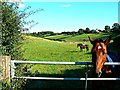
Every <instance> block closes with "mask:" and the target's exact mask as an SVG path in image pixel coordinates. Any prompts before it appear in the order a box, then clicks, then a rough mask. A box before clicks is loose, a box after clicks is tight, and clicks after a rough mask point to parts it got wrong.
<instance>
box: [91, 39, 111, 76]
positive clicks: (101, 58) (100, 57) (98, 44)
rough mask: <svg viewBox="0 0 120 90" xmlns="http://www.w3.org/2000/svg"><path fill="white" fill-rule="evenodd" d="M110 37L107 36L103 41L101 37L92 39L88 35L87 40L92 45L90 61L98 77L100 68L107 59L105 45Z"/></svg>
mask: <svg viewBox="0 0 120 90" xmlns="http://www.w3.org/2000/svg"><path fill="white" fill-rule="evenodd" d="M110 39H111V38H110V37H108V38H107V39H106V40H105V41H103V40H102V39H100V38H98V39H94V40H93V39H92V38H90V37H89V41H90V42H91V44H92V45H93V47H92V50H91V53H92V61H93V63H94V68H95V72H96V74H97V75H98V77H100V76H101V74H102V69H103V65H104V63H105V62H106V61H107V58H106V54H107V51H108V50H107V45H108V44H109V42H110Z"/></svg>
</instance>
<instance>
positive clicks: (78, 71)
mask: <svg viewBox="0 0 120 90" xmlns="http://www.w3.org/2000/svg"><path fill="white" fill-rule="evenodd" d="M88 36H90V37H92V38H97V37H102V38H105V37H106V36H107V35H106V34H103V33H101V34H83V35H76V36H71V35H68V36H67V35H55V36H49V37H46V38H53V39H56V38H57V39H64V40H65V42H60V41H53V40H48V39H43V38H38V37H32V36H25V38H26V39H25V41H24V45H23V49H24V50H25V52H24V58H25V60H31V61H51V62H52V61H60V62H87V61H91V53H90V51H91V47H92V45H91V44H90V42H89V41H88ZM83 39H86V41H83ZM79 42H80V43H86V44H88V45H89V48H90V50H89V51H87V52H86V50H84V51H83V52H81V51H80V49H79V48H77V46H76V45H77V43H79ZM28 67H30V68H29V71H30V72H31V73H32V74H33V75H34V73H37V76H50V77H51V76H52V77H85V68H84V67H85V66H84V65H38V64H36V65H29V66H28ZM90 68H91V66H90ZM91 75H92V74H91V72H89V77H91ZM35 76H36V75H35ZM83 82H84V81H79V82H78V81H48V82H47V83H46V81H41V82H39V80H35V81H34V80H30V82H29V83H28V84H27V86H28V87H29V89H28V90H30V88H35V87H36V86H37V87H38V88H51V87H52V88H53V87H54V88H55V87H56V88H58V87H62V88H69V87H70V88H84V84H85V82H84V83H83ZM41 83H42V84H41ZM70 83H71V84H70ZM74 83H76V84H75V86H73V85H72V84H74ZM41 85H42V86H41ZM88 85H90V83H88ZM80 86H81V87H80ZM26 90H27V89H26ZM31 90H32V89H31Z"/></svg>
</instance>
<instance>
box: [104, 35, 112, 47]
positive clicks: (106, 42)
mask: <svg viewBox="0 0 120 90" xmlns="http://www.w3.org/2000/svg"><path fill="white" fill-rule="evenodd" d="M110 40H111V36H109V37H108V38H107V39H106V40H105V41H104V43H105V45H108V44H109V43H110Z"/></svg>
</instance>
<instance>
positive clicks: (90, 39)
mask: <svg viewBox="0 0 120 90" xmlns="http://www.w3.org/2000/svg"><path fill="white" fill-rule="evenodd" d="M88 38H89V41H90V43H91V44H93V42H94V40H93V39H92V38H90V37H89V36H88Z"/></svg>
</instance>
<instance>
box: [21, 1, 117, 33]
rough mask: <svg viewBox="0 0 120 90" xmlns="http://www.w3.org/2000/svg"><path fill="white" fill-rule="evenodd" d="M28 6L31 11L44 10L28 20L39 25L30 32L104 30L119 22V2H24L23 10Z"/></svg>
mask: <svg viewBox="0 0 120 90" xmlns="http://www.w3.org/2000/svg"><path fill="white" fill-rule="evenodd" d="M27 6H31V8H30V9H29V10H36V9H39V8H41V9H44V11H41V12H38V13H35V14H34V15H31V16H30V17H29V18H27V19H26V21H29V20H34V21H35V22H38V23H39V24H37V25H35V26H34V27H33V28H31V29H30V30H29V31H30V32H41V31H54V32H63V31H78V30H79V29H80V28H83V29H85V28H86V27H89V28H90V29H96V28H98V29H102V30H103V29H104V27H105V25H109V26H112V25H113V23H115V22H118V2H24V3H23V5H21V9H24V8H25V7H27ZM29 10H28V11H29ZM25 27H28V28H29V27H30V26H25Z"/></svg>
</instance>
